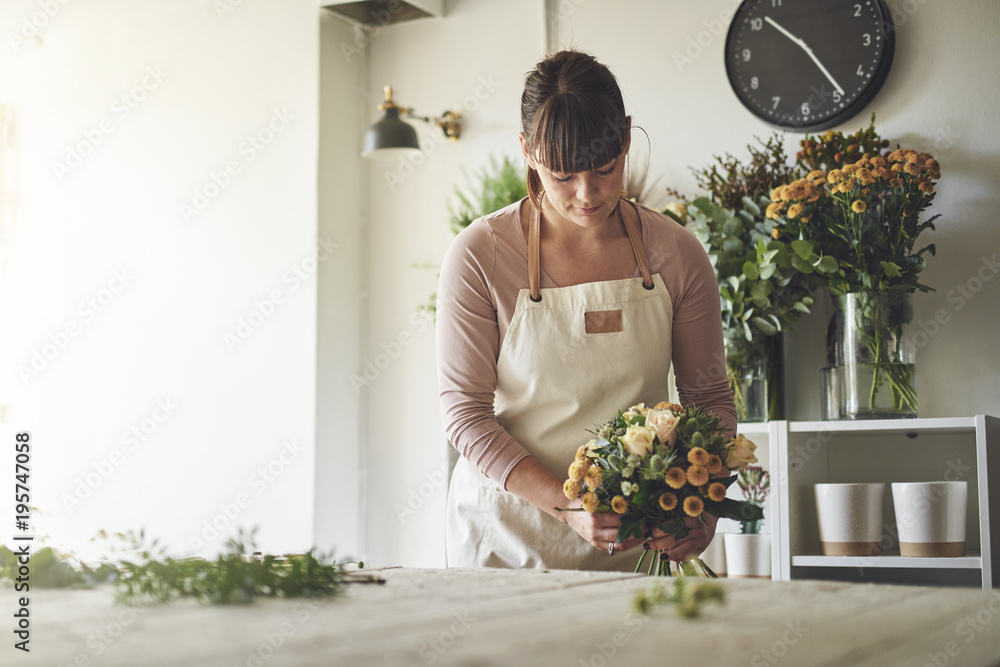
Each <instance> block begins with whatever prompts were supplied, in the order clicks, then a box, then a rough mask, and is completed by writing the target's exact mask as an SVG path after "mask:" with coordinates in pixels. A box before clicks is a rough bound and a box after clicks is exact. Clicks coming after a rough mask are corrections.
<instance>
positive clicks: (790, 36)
mask: <svg viewBox="0 0 1000 667" xmlns="http://www.w3.org/2000/svg"><path fill="white" fill-rule="evenodd" d="M764 20H765V21H767V22H768V23H770V24H771V25H773V26H774V27H775V28H777V29H778V30H779V31H780V32H782V33H783V34H784V35H785V37H787V38H788V39H790V40H792V41H793V42H795V43H796V44H798V45H799V46H800V47H801V48H802V50H803V51H805V52H806V54H808V55H809V57H810V58H812V61H813V62H814V63H816V66H817V67H819V69H820V71H822V72H823V75H824V76H825V77H826V78H827V79H828V80H829V81H830V83H832V84H833V87H834V88H836V89H837V92H838V93H840V94H841V95H843V94H844V89H843V88H841V87H840V84H838V83H837V82H836V81H835V80H834V78H833V76H832V75H831V74H830V72H829V71H828V70H827V69H826V68H825V67H823V63H821V62H820V61H819V58H817V57H816V54H815V53H813V50H812V49H810V48H809V45H808V44H806V43H805V42H804V41H802V40H801V39H799V38H798V37H796V36H795V35H793V34H792V33H790V32H788V31H787V30H785V29H784V28H783V27H781V26H780V25H778V23H777V22H776V21H775V20H774V19H772V18H771V17H770V16H765V17H764Z"/></svg>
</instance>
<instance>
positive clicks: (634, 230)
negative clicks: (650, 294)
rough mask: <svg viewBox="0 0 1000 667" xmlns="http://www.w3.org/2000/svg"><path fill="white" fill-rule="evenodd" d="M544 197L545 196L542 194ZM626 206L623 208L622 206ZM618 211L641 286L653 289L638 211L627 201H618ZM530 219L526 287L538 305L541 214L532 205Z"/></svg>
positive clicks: (540, 285)
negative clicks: (639, 275) (640, 275)
mask: <svg viewBox="0 0 1000 667" xmlns="http://www.w3.org/2000/svg"><path fill="white" fill-rule="evenodd" d="M542 197H543V198H544V197H545V194H544V193H543V194H542ZM623 203H624V204H627V206H623V205H622V204H623ZM617 208H618V210H619V211H621V214H622V222H623V223H624V224H625V232H626V233H627V234H628V240H629V243H631V244H632V252H633V253H634V254H635V261H636V263H637V264H638V265H639V272H640V273H642V286H643V287H645V288H646V289H648V290H651V289H653V278H652V275H651V274H650V272H649V259H648V257H647V256H646V247H645V246H644V245H643V244H642V234H641V233H640V231H639V209H638V207H637V206H636V205H635V204H634V203H633V202H630V201H628V200H627V199H619V200H618V207H617ZM531 209H532V213H531V218H530V219H529V220H528V287H529V289H530V290H531V300H532V301H534V302H535V303H538V302H539V301H541V300H542V262H541V229H542V223H541V218H542V212H541V210H539V208H538V207H536V206H534V204H532V206H531Z"/></svg>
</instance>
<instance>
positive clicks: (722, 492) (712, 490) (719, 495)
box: [708, 482, 726, 503]
mask: <svg viewBox="0 0 1000 667" xmlns="http://www.w3.org/2000/svg"><path fill="white" fill-rule="evenodd" d="M708 497H709V498H711V499H712V500H714V501H715V502H717V503H718V502H722V501H723V500H724V499H725V497H726V487H724V486H723V485H722V484H719V483H718V482H713V483H712V484H709V485H708Z"/></svg>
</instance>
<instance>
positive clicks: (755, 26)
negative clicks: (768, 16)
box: [750, 19, 764, 32]
mask: <svg viewBox="0 0 1000 667" xmlns="http://www.w3.org/2000/svg"><path fill="white" fill-rule="evenodd" d="M763 27H764V19H750V29H751V30H753V31H755V32H756V31H757V30H761V29H763Z"/></svg>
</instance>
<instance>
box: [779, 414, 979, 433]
mask: <svg viewBox="0 0 1000 667" xmlns="http://www.w3.org/2000/svg"><path fill="white" fill-rule="evenodd" d="M788 431H789V432H790V433H813V432H817V431H819V432H825V433H848V432H856V431H868V432H870V431H878V432H879V433H886V434H904V435H905V434H908V433H923V432H928V431H932V432H934V433H975V432H976V418H975V417H933V418H921V419H867V420H866V419H859V420H857V421H854V420H835V421H814V422H788Z"/></svg>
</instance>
